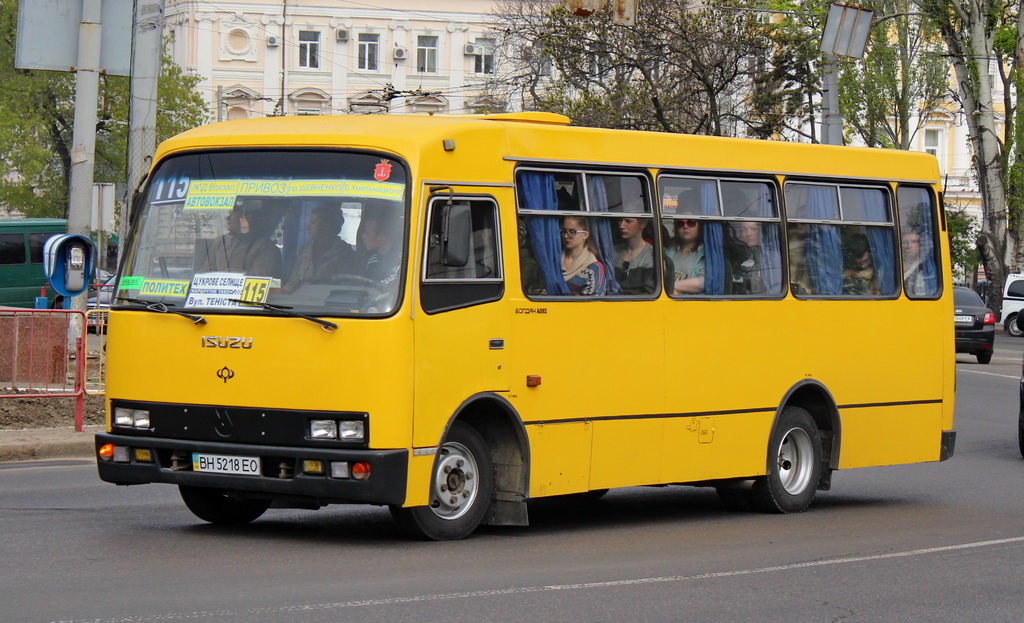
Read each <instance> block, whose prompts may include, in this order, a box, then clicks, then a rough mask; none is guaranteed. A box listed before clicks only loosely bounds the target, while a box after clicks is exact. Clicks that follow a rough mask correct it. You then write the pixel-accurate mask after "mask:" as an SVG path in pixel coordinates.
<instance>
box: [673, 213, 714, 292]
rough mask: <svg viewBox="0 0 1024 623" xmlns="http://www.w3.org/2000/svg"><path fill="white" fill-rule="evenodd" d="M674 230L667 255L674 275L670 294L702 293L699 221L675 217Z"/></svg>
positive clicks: (702, 273) (702, 268)
mask: <svg viewBox="0 0 1024 623" xmlns="http://www.w3.org/2000/svg"><path fill="white" fill-rule="evenodd" d="M675 230H676V231H675V234H676V236H675V239H674V240H673V241H672V247H673V248H672V250H671V251H670V253H669V257H668V259H670V260H671V261H672V265H673V266H674V275H675V279H674V281H673V283H672V294H703V293H704V270H705V262H704V240H703V236H702V232H701V227H700V221H698V220H695V219H676V221H675Z"/></svg>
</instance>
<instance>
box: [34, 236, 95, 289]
mask: <svg viewBox="0 0 1024 623" xmlns="http://www.w3.org/2000/svg"><path fill="white" fill-rule="evenodd" d="M95 265H96V246H95V245H94V244H93V242H92V240H90V239H89V238H88V237H87V236H82V235H80V234H59V235H56V236H51V237H50V238H49V239H48V240H47V241H46V244H45V245H44V246H43V272H44V273H45V274H46V280H47V281H48V282H49V283H50V287H51V288H53V289H54V291H55V292H57V294H60V295H61V296H69V297H74V296H78V295H79V294H81V293H83V292H85V289H86V288H87V287H89V277H90V276H92V271H93V268H94V267H95Z"/></svg>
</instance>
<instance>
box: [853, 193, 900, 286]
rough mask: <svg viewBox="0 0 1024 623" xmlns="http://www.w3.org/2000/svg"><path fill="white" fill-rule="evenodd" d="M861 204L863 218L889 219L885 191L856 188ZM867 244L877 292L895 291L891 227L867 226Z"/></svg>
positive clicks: (882, 220) (894, 255)
mask: <svg viewBox="0 0 1024 623" xmlns="http://www.w3.org/2000/svg"><path fill="white" fill-rule="evenodd" d="M857 190H858V192H859V194H860V199H861V205H863V206H864V218H865V220H868V221H872V222H885V221H888V220H889V214H888V212H887V211H886V209H885V208H886V201H885V193H881V192H878V191H877V190H870V189H867V188H859V189H857ZM866 229H867V232H868V246H869V247H870V248H871V257H872V259H873V260H874V263H875V279H876V281H877V283H878V291H879V293H881V294H883V295H885V296H889V295H892V294H895V293H896V249H895V247H894V244H893V233H892V232H893V230H892V228H891V227H867V228H866Z"/></svg>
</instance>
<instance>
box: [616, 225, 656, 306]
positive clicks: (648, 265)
mask: <svg viewBox="0 0 1024 623" xmlns="http://www.w3.org/2000/svg"><path fill="white" fill-rule="evenodd" d="M650 222H651V221H650V219H643V218H633V217H626V218H621V219H619V235H620V241H619V242H618V243H617V244H616V245H615V280H616V281H618V282H619V285H620V286H621V287H622V293H623V294H650V293H652V292H654V246H653V245H652V244H651V243H649V242H647V240H646V239H645V238H644V231H645V229H646V228H647V226H648V225H649V224H650Z"/></svg>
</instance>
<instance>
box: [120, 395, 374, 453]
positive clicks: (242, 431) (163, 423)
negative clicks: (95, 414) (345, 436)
mask: <svg viewBox="0 0 1024 623" xmlns="http://www.w3.org/2000/svg"><path fill="white" fill-rule="evenodd" d="M117 407H127V408H131V409H148V410H149V428H148V429H142V430H140V429H136V428H133V427H120V426H115V427H114V429H115V431H116V432H117V433H118V434H124V435H139V436H144V437H161V438H164V439H181V440H189V441H215V442H221V443H237V444H254V445H264V446H266V445H272V446H293V447H303V448H310V447H322V448H366V447H368V441H369V438H370V423H369V421H368V420H369V418H368V416H367V414H366V413H360V412H346V411H304V410H298V409H253V408H249V407H228V406H215V405H187V404H171V403H152V402H134V401H131V402H129V401H121V400H112V401H111V408H117ZM311 420H362V421H363V431H364V438H363V440H361V441H339V440H329V439H310V438H309V423H310V421H311ZM189 462H190V463H191V458H189ZM167 467H168V468H170V465H167ZM189 469H191V468H189Z"/></svg>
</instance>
